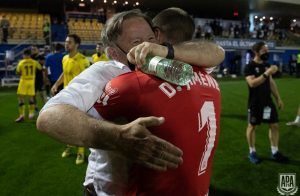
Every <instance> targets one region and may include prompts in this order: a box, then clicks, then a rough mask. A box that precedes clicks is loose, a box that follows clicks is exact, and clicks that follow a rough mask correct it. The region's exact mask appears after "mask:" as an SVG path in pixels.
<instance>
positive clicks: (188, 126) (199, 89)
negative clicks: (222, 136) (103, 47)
mask: <svg viewBox="0 0 300 196" xmlns="http://www.w3.org/2000/svg"><path fill="white" fill-rule="evenodd" d="M193 69H194V78H193V80H192V81H191V82H190V83H189V85H187V86H184V87H180V86H176V85H173V84H169V83H168V82H165V81H163V80H161V79H159V78H156V77H154V76H151V75H147V74H144V73H142V72H140V71H135V72H130V73H127V74H123V75H120V76H118V77H116V78H114V79H113V80H111V81H110V82H109V83H108V84H107V85H106V87H105V91H104V94H103V95H102V96H101V97H100V99H99V100H98V102H97V103H96V104H95V108H96V109H97V111H98V112H99V113H100V114H101V116H103V117H104V118H105V119H108V120H113V119H114V118H115V117H120V116H123V117H127V119H128V120H134V119H136V118H138V117H144V116H162V117H165V122H164V123H163V124H162V125H161V126H158V127H152V128H151V129H150V130H151V132H152V133H153V134H155V135H157V136H158V137H160V138H163V139H165V140H167V141H169V142H171V143H172V144H174V145H176V146H177V147H179V148H180V149H181V150H182V151H183V164H182V165H180V166H179V167H178V168H177V169H169V170H168V171H166V172H157V171H153V170H150V169H146V168H144V167H139V166H134V169H132V172H131V175H133V176H132V177H131V178H130V179H129V181H131V182H130V184H134V185H135V186H130V190H129V192H130V193H133V192H134V193H135V194H137V195H149V196H150V195H151V196H153V195H199V196H202V195H206V194H207V193H208V190H209V185H210V176H211V167H212V159H213V156H214V153H215V149H216V146H217V143H218V137H219V132H220V126H219V124H220V108H221V107H220V100H221V97H220V90H219V86H218V83H217V82H216V81H215V79H214V78H212V77H211V76H210V75H209V74H207V73H206V72H205V71H204V69H202V68H199V67H193Z"/></svg>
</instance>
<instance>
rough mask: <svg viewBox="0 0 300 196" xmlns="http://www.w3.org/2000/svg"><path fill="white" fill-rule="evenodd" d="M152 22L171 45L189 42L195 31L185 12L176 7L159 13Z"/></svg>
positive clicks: (191, 20) (190, 18)
mask: <svg viewBox="0 0 300 196" xmlns="http://www.w3.org/2000/svg"><path fill="white" fill-rule="evenodd" d="M152 22H153V25H154V27H156V28H159V29H160V30H161V31H162V33H163V34H164V35H165V37H166V39H167V41H168V42H171V43H172V44H175V43H178V42H184V41H188V40H191V39H192V37H193V34H194V31H195V23H194V20H193V19H192V17H191V16H190V15H189V14H188V13H187V12H186V11H184V10H182V9H180V8H176V7H172V8H168V9H165V10H163V11H161V12H160V13H158V14H157V15H156V16H155V17H154V18H153V20H152Z"/></svg>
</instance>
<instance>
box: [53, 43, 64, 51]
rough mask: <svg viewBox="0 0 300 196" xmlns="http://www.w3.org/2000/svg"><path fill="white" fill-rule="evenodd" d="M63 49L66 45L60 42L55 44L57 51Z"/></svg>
mask: <svg viewBox="0 0 300 196" xmlns="http://www.w3.org/2000/svg"><path fill="white" fill-rule="evenodd" d="M63 49H64V46H63V45H62V44H60V43H56V44H55V46H54V50H55V51H61V50H63Z"/></svg>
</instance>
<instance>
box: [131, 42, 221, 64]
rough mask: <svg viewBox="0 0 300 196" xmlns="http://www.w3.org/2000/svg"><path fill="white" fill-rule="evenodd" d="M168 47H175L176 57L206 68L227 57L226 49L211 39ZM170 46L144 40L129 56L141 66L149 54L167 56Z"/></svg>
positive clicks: (132, 61)
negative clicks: (210, 40)
mask: <svg viewBox="0 0 300 196" xmlns="http://www.w3.org/2000/svg"><path fill="white" fill-rule="evenodd" d="M168 47H173V51H172V52H173V55H174V59H176V60H179V61H183V62H186V63H189V64H192V65H197V66H202V67H206V68H209V67H214V66H217V65H219V64H220V63H221V62H222V61H223V60H224V58H225V51H224V49H223V48H222V47H221V46H219V45H218V44H215V43H213V42H209V41H188V42H183V43H179V44H175V45H174V46H172V45H169V46H168ZM168 47H167V46H164V45H159V44H156V43H150V42H143V43H141V44H139V45H137V46H135V47H134V48H132V49H131V50H130V52H129V53H128V54H127V58H128V60H129V61H130V62H131V63H133V64H137V65H139V66H140V65H142V64H144V63H145V58H146V57H147V55H153V56H162V57H166V56H167V55H168V50H170V48H168Z"/></svg>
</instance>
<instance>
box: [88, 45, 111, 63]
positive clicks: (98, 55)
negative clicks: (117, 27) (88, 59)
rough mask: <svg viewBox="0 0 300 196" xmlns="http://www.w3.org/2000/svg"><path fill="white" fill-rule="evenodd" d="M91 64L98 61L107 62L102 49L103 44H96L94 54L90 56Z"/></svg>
mask: <svg viewBox="0 0 300 196" xmlns="http://www.w3.org/2000/svg"><path fill="white" fill-rule="evenodd" d="M92 60H93V63H96V62H98V61H109V58H108V57H107V56H106V54H105V52H104V48H103V43H98V44H97V46H96V54H93V56H92Z"/></svg>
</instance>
